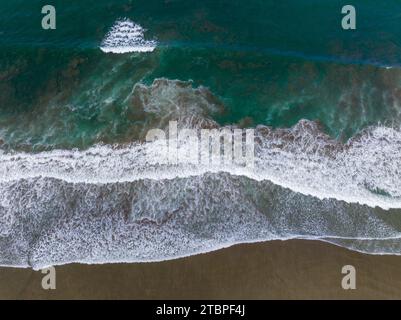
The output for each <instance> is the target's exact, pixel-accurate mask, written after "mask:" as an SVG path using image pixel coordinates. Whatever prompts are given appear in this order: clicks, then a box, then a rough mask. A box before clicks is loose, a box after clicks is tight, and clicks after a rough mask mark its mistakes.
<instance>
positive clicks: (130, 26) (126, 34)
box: [100, 19, 157, 53]
mask: <svg viewBox="0 0 401 320" xmlns="http://www.w3.org/2000/svg"><path fill="white" fill-rule="evenodd" d="M145 31H146V30H144V29H143V28H142V27H141V26H140V25H139V24H136V23H135V22H133V21H131V20H129V19H121V20H117V21H116V22H115V24H114V25H113V27H112V28H111V30H110V31H109V32H108V33H107V35H106V37H105V38H104V39H103V41H102V43H101V45H100V49H101V50H102V51H103V52H106V53H110V52H111V53H129V52H152V51H153V50H154V49H155V48H156V47H157V42H156V41H155V40H145V37H144V33H145Z"/></svg>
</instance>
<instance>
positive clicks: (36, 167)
mask: <svg viewBox="0 0 401 320" xmlns="http://www.w3.org/2000/svg"><path fill="white" fill-rule="evenodd" d="M256 134H257V138H258V142H259V143H258V144H257V147H256V154H255V169H250V168H245V167H241V166H236V165H234V164H228V165H224V164H222V165H214V166H208V165H196V166H194V165H191V164H187V163H185V162H182V163H180V162H179V163H178V165H169V163H168V162H169V160H168V155H167V153H166V154H163V153H161V150H163V148H161V144H160V143H161V142H160V141H159V142H155V143H144V144H131V145H125V146H120V147H116V146H114V147H113V146H107V145H103V146H95V147H92V148H90V149H88V150H86V151H78V150H75V151H69V150H55V151H50V152H42V153H38V154H29V153H14V154H7V153H6V154H2V155H0V182H9V181H18V180H21V179H31V178H37V177H42V178H44V177H46V178H55V179H60V180H64V181H66V182H71V183H88V184H99V183H100V184H106V183H117V182H133V181H138V180H143V179H154V180H165V179H175V178H185V177H190V176H197V175H202V174H205V173H207V172H214V173H216V172H227V173H230V174H232V175H239V176H246V177H248V178H251V179H254V180H257V181H263V180H268V181H271V182H273V183H275V184H277V185H280V186H282V187H285V188H289V189H291V190H293V191H296V192H300V193H302V194H305V195H311V196H314V197H317V198H319V199H326V198H333V199H337V200H343V201H346V202H349V203H359V204H364V205H368V206H371V207H375V206H378V207H381V208H383V209H390V208H401V171H400V169H399V168H401V131H400V130H399V129H395V128H388V127H376V128H372V129H370V130H367V131H366V132H364V133H363V134H361V135H360V136H359V137H358V138H355V139H352V140H350V141H349V142H348V143H347V144H346V145H340V144H339V143H337V142H335V141H332V140H330V139H329V138H328V137H327V136H325V135H324V134H322V133H320V132H319V131H317V128H316V125H315V124H314V123H312V122H308V121H301V122H300V123H299V124H298V125H297V126H295V127H294V128H292V129H289V130H279V131H274V130H270V129H269V128H266V127H258V128H257V130H256ZM191 143H193V142H191V141H186V142H181V145H180V149H179V153H182V157H179V158H180V159H185V158H186V156H185V155H187V154H188V153H189V152H191V150H194V146H193V145H191Z"/></svg>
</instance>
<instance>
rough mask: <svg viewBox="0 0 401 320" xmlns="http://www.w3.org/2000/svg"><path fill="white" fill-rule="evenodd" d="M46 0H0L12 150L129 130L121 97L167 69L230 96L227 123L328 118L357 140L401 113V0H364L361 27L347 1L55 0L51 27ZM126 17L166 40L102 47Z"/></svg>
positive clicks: (338, 132) (332, 130)
mask: <svg viewBox="0 0 401 320" xmlns="http://www.w3.org/2000/svg"><path fill="white" fill-rule="evenodd" d="M43 4H46V3H45V2H43V1H30V2H29V3H26V1H7V2H2V3H1V4H0V9H1V10H0V12H1V13H0V15H1V16H0V18H1V19H0V30H1V31H0V47H1V58H0V70H1V73H2V75H3V76H2V78H1V91H2V95H1V111H0V112H1V114H0V123H1V138H2V140H3V141H4V142H5V143H6V144H7V145H10V146H12V147H13V148H18V147H21V146H23V147H34V148H39V149H40V148H41V147H43V146H45V147H50V148H51V147H54V146H58V147H69V148H71V147H88V146H89V145H91V144H93V143H95V142H99V141H101V140H107V142H112V141H116V142H118V141H121V140H124V139H129V138H131V137H132V133H129V132H128V131H130V122H129V121H127V118H126V115H125V114H124V112H122V110H121V108H122V104H121V101H120V100H123V99H124V98H126V96H127V93H128V92H130V90H131V89H132V87H133V85H134V84H135V83H137V82H143V83H147V84H150V83H152V81H153V80H154V79H156V78H160V77H165V78H168V79H179V80H183V81H188V80H193V85H194V86H195V87H197V86H201V85H202V86H206V87H207V88H209V89H210V90H211V92H212V93H213V94H214V95H215V96H217V97H218V98H219V99H221V101H222V102H223V103H224V105H225V112H224V114H222V115H219V116H217V117H216V120H217V121H218V122H219V123H220V124H232V123H237V124H238V123H241V121H243V120H244V119H245V120H246V121H245V122H246V123H251V124H253V125H257V124H265V125H272V126H274V127H290V126H292V125H294V124H296V123H297V122H298V121H299V120H300V119H309V120H319V121H320V122H321V123H322V124H323V125H324V126H325V130H326V132H328V133H329V134H330V135H332V136H333V137H338V138H349V137H350V136H352V135H353V134H355V133H356V132H358V131H359V130H361V129H362V128H364V127H366V126H367V125H374V124H377V123H378V122H383V121H386V120H387V121H391V122H394V121H395V122H397V123H398V118H399V117H398V115H396V114H395V110H394V105H395V104H397V103H399V101H398V99H399V98H400V94H399V91H398V84H399V81H400V79H399V74H400V73H399V71H398V70H399V66H400V65H401V64H400V60H399V57H400V39H401V24H400V17H399V13H398V10H397V8H399V6H400V3H399V1H386V3H385V4H380V5H379V4H377V2H375V1H356V2H355V3H354V5H355V7H356V8H357V30H355V31H344V30H343V29H342V28H341V19H342V14H341V8H342V2H341V1H283V2H281V3H277V2H276V1H249V2H247V3H244V2H243V1H202V2H195V1H112V2H110V1H84V2H82V1H80V2H78V1H72V2H69V3H66V2H65V1H54V2H53V5H54V6H55V7H56V10H57V29H56V30H51V31H48V30H42V28H41V25H40V23H41V18H42V16H43V15H42V14H41V7H42V5H43ZM122 17H126V18H130V19H132V20H133V21H135V22H136V23H138V24H140V25H141V26H143V27H144V28H145V29H147V30H148V31H147V32H146V37H148V38H149V39H153V38H155V39H157V41H158V42H159V45H158V48H157V49H156V50H155V51H154V52H152V53H147V54H145V55H142V54H138V53H132V54H128V55H123V56H115V55H105V54H102V52H101V51H100V50H99V45H100V43H101V41H102V39H103V38H104V36H105V34H106V33H107V31H108V30H109V28H110V27H111V26H112V25H113V23H114V22H115V20H116V19H118V18H122ZM389 66H394V69H386V67H389ZM113 68H114V71H113V72H111V70H112V69H113ZM111 73H112V74H111ZM94 92H96V95H94ZM110 96H113V97H114V98H115V101H116V103H115V105H113V106H112V107H111V106H106V105H105V103H104V101H105V100H106V99H107V98H108V97H110ZM55 104H57V106H55ZM69 105H74V112H73V113H72V112H71V110H70V108H69V107H68V106H69ZM397 112H398V111H397ZM111 127H112V128H111ZM66 132H68V136H66V134H65V133H66Z"/></svg>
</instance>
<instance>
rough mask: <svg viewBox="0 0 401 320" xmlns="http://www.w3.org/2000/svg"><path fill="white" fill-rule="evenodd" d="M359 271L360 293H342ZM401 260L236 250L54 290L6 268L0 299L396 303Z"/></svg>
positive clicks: (98, 269) (319, 250)
mask: <svg viewBox="0 0 401 320" xmlns="http://www.w3.org/2000/svg"><path fill="white" fill-rule="evenodd" d="M344 265H353V266H354V267H355V268H356V271H357V289H356V290H344V289H342V287H341V280H342V277H343V275H342V274H341V268H342V266H344ZM400 270H401V257H398V256H374V255H366V254H361V253H357V252H352V251H349V250H347V249H343V248H340V247H337V246H334V245H330V244H326V243H323V242H315V241H299V240H294V241H285V242H282V241H274V242H267V243H258V244H246V245H238V246H234V247H231V248H227V249H224V250H220V251H216V252H211V253H207V254H202V255H197V256H193V257H189V258H184V259H178V260H173V261H165V262H160V263H144V264H114V265H66V266H60V267H57V268H56V272H57V283H56V284H57V288H56V290H43V289H42V287H41V279H42V277H43V276H44V275H43V274H41V273H40V272H38V271H33V270H29V269H12V268H1V271H0V298H1V299H360V298H363V299H396V298H398V299H399V298H401V272H400Z"/></svg>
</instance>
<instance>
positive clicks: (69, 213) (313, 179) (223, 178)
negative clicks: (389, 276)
mask: <svg viewBox="0 0 401 320" xmlns="http://www.w3.org/2000/svg"><path fill="white" fill-rule="evenodd" d="M46 4H49V3H48V2H47V1H38V0H31V1H22V0H21V1H20V0H12V1H1V2H0V148H1V150H0V191H1V195H0V222H1V225H2V226H1V227H0V249H1V251H0V264H4V265H15V266H34V267H39V266H42V265H46V264H62V263H68V262H88V263H101V262H121V261H125V262H127V261H128V262H133V261H152V260H163V259H171V258H175V257H180V256H185V255H191V254H195V253H199V252H205V251H210V250H214V249H217V248H221V247H225V246H228V245H231V244H234V243H239V242H252V241H264V240H273V239H288V238H307V239H318V240H323V241H330V242H335V243H337V244H339V245H343V246H346V247H348V248H351V249H354V250H359V251H363V252H368V253H386V254H400V253H401V242H400V241H399V238H400V237H401V233H400V232H401V230H400V228H401V223H400V221H401V220H400V219H399V217H398V214H399V211H398V210H397V209H399V208H400V207H401V185H400V183H401V182H400V181H401V173H400V171H399V166H400V165H401V163H400V161H401V160H399V159H401V157H399V156H400V154H401V150H400V141H401V133H400V130H399V125H400V124H401V121H400V120H401V13H400V12H401V2H400V1H397V0H386V1H385V3H378V2H377V1H373V0H355V1H353V5H354V6H355V8H356V13H357V29H356V30H347V31H345V30H343V29H342V28H341V19H342V17H343V15H342V14H341V8H342V6H343V5H344V3H343V1H337V0H319V1H317V0H302V1H301V0H285V1H270V0H248V1H238V0H230V1H226V0H205V1H189V0H185V1H184V0H182V1H180V0H165V1H161V0H159V1H156V0H146V1H140V0H138V1H136V0H133V1H109V0H108V1H106V0H97V1H94V0H84V1H78V0H72V1H61V0H59V1H56V0H54V1H52V2H51V4H52V5H54V7H55V8H56V12H57V29H56V30H43V29H42V28H41V19H42V17H43V15H42V14H41V8H42V6H44V5H46ZM121 19H129V20H125V21H132V23H135V24H137V25H138V26H140V27H142V28H143V29H145V31H144V41H145V42H142V47H143V43H146V41H155V43H156V45H155V48H154V50H148V52H139V51H140V50H138V48H137V49H136V50H130V52H128V53H124V54H117V53H110V52H109V53H107V52H105V51H107V50H104V48H103V47H102V43H104V40H105V39H107V37H108V35H110V33H109V32H111V31H112V30H113V29H112V28H113V26H116V25H118V21H121ZM111 33H112V35H113V34H114V33H113V32H111ZM131 40H132V39H131ZM102 49H103V50H102ZM112 49H113V48H112ZM191 117H192V118H191ZM180 118H185V119H188V118H191V119H196V121H198V122H197V123H201V121H207V123H209V124H210V123H213V125H215V126H220V127H222V126H228V125H235V126H239V127H243V128H245V127H246V128H257V127H258V128H259V129H258V130H259V131H257V133H258V135H259V136H258V139H259V140H260V141H261V143H260V146H258V147H260V149H257V150H258V154H257V155H258V161H257V165H258V167H257V172H256V173H255V172H254V173H249V172H245V171H235V170H234V169H233V168H224V169H223V170H217V171H216V170H215V171H213V170H212V172H209V171H208V170H206V171H202V170H200V171H196V170H195V171H191V170H190V169H189V168H178V169H177V168H164V167H158V166H157V163H156V164H155V163H153V162H152V161H154V160H155V159H154V157H153V158H146V157H142V155H143V153H142V152H143V150H147V151H149V150H148V149H147V148H149V149H150V151H152V150H153V149H152V148H153V147H152V146H145V147H143V148H144V149H141V148H142V147H138V146H137V144H138V143H140V142H143V140H144V137H145V135H146V132H147V131H148V130H149V129H153V128H155V127H163V126H165V125H166V122H167V121H168V120H176V119H180ZM191 121H192V120H191ZM194 121H195V120H194ZM264 126H268V127H269V128H266V127H264ZM260 128H262V129H260ZM269 130H272V131H269ZM266 132H268V133H266ZM111 146H113V147H111ZM55 150H57V151H55Z"/></svg>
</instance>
